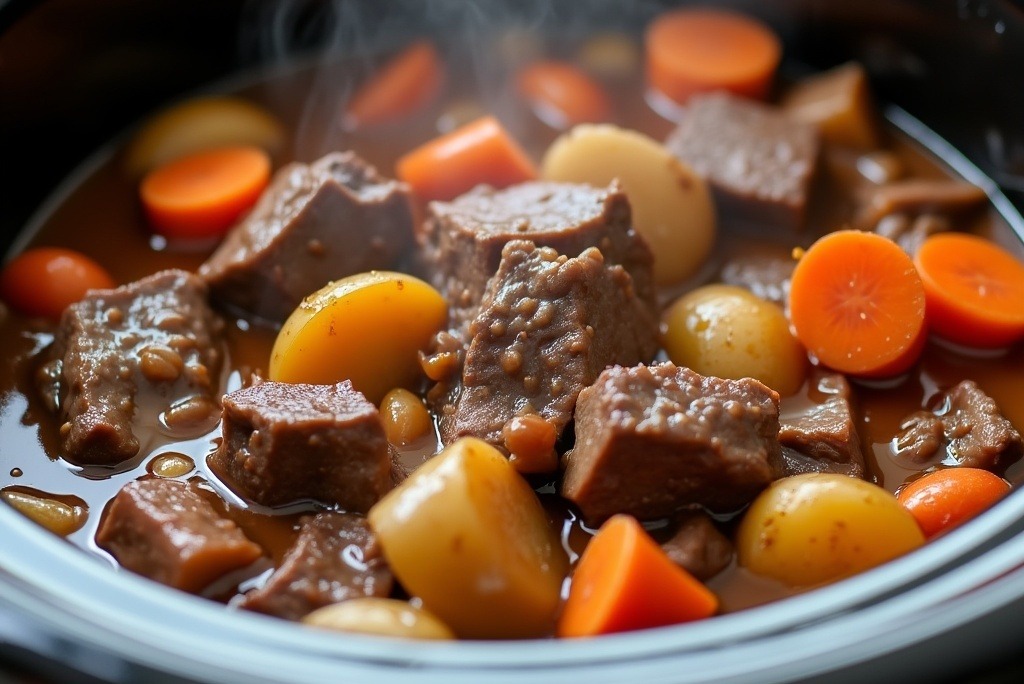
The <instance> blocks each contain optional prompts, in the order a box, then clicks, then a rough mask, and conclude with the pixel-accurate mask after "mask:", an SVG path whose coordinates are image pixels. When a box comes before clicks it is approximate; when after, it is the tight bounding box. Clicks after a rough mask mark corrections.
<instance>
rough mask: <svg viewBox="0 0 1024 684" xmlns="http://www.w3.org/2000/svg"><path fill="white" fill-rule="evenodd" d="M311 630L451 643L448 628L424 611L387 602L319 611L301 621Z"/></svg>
mask: <svg viewBox="0 0 1024 684" xmlns="http://www.w3.org/2000/svg"><path fill="white" fill-rule="evenodd" d="M302 621H303V622H304V623H305V624H307V625H309V626H310V627H319V628H321V629H332V630H336V631H339V632H359V633H362V634H377V635H379V636H390V637H402V638H405V639H454V638H455V635H454V634H453V633H452V630H450V629H448V626H447V625H445V624H444V623H443V622H441V621H440V620H438V619H437V618H436V617H434V616H433V615H431V614H430V612H429V611H427V610H424V609H423V608H417V607H415V606H413V605H411V604H410V603H408V602H406V601H399V600H397V599H387V598H375V597H370V596H368V597H365V598H354V599H349V600H348V601H342V602H341V603H334V604H331V605H329V606H324V607H323V608H318V609H317V610H314V611H313V612H312V613H310V614H309V615H307V616H306V617H304V618H302Z"/></svg>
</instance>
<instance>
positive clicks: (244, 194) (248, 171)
mask: <svg viewBox="0 0 1024 684" xmlns="http://www.w3.org/2000/svg"><path fill="white" fill-rule="evenodd" d="M269 182H270V157H269V156H267V153H266V152H264V151H263V150H262V149H260V148H258V147H249V146H243V147H222V148H218V149H214V150H209V151H206V152H198V153H196V154H190V155H187V156H185V157H180V158H179V159H176V160H175V161H172V162H170V163H169V164H165V165H164V166H161V167H159V168H157V169H155V170H154V171H152V172H150V173H149V174H148V175H147V176H146V177H145V178H144V179H143V180H142V186H141V188H140V195H141V197H142V204H143V207H144V208H145V210H146V215H147V217H148V218H149V221H150V224H151V225H152V226H153V229H154V230H156V231H157V232H158V233H161V234H163V235H166V236H168V237H172V238H184V239H195V238H206V237H213V236H218V235H221V234H223V233H224V232H225V231H226V230H227V229H228V228H230V227H231V226H232V225H233V224H234V223H235V222H236V221H237V220H238V219H239V218H240V217H241V215H242V214H243V213H245V212H246V211H247V210H248V209H250V208H251V207H252V205H253V204H255V203H256V200H257V199H259V196H260V193H262V192H263V190H264V189H265V188H266V187H267V184H268V183H269Z"/></svg>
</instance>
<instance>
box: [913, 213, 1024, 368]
mask: <svg viewBox="0 0 1024 684" xmlns="http://www.w3.org/2000/svg"><path fill="white" fill-rule="evenodd" d="M914 263H915V265H916V266H917V271H918V273H920V274H921V281H922V282H923V283H924V293H925V297H926V300H927V305H928V325H929V327H930V328H931V330H932V331H933V332H934V333H935V334H937V335H939V336H941V337H944V338H946V339H948V340H950V341H952V342H956V343H958V344H963V345H967V346H971V347H982V348H998V347H1003V346H1006V345H1008V344H1012V343H1014V342H1016V341H1017V340H1020V339H1021V338H1024V265H1021V263H1020V262H1019V261H1017V260H1016V259H1015V258H1014V257H1013V256H1012V255H1011V254H1009V253H1008V252H1006V251H1005V250H1004V249H1002V248H1001V247H999V246H997V245H995V244H993V243H992V242H989V241H988V240H985V239H983V238H980V237H977V236H975V235H967V234H964V233H944V234H941V235H935V236H933V237H931V238H929V239H928V240H926V241H925V243H924V244H923V245H922V246H921V248H920V249H919V250H918V252H917V255H916V256H915V257H914Z"/></svg>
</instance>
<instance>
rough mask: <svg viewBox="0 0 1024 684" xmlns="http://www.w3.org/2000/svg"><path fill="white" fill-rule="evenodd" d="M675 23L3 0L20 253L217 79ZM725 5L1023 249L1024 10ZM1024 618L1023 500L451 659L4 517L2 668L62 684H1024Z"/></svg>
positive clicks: (936, 0)
mask: <svg viewBox="0 0 1024 684" xmlns="http://www.w3.org/2000/svg"><path fill="white" fill-rule="evenodd" d="M669 4H674V3H668V2H654V1H645V2H611V1H606V0H602V1H595V2H585V3H580V2H572V1H571V0H566V1H564V2H563V1H559V0H527V1H525V2H514V1H508V2H499V1H497V0H478V1H477V2H472V3H467V2H457V1H455V0H431V1H429V2H423V1H420V0H402V1H399V2H387V3H384V2H375V1H371V0H367V1H366V2H356V1H352V2H346V1H345V0H334V1H332V2H328V1H324V2H318V1H314V0H303V1H298V2H285V1H284V0H281V1H278V2H271V1H267V2H253V1H250V2H241V1H238V0H206V1H205V2H184V1H183V0H171V1H166V0H150V1H148V2H145V3H140V2H132V1H131V0H52V1H49V2H22V1H18V0H7V1H4V0H0V150H2V157H0V159H2V163H0V234H2V236H3V240H4V242H5V248H6V246H7V245H9V244H10V243H11V242H12V241H13V240H14V239H15V236H16V235H17V234H18V233H19V232H20V231H22V230H23V229H24V228H25V226H27V225H31V223H32V216H33V213H34V212H40V211H45V206H46V201H47V198H48V197H54V196H57V195H59V188H60V185H61V182H62V179H65V178H69V177H73V174H74V169H75V168H76V167H77V166H78V165H79V164H80V162H81V160H82V159H85V158H87V157H89V155H90V154H92V153H93V152H95V151H96V150H98V149H101V148H102V147H103V145H104V144H105V143H106V142H108V141H110V140H112V139H114V138H115V137H116V136H117V135H118V133H119V132H120V131H123V130H125V129H127V128H129V127H130V126H131V125H132V124H133V123H134V122H136V121H138V120H139V118H140V117H142V116H143V115H144V114H145V113H146V112H148V111H150V110H152V109H153V108H155V107H157V106H158V105H159V104H160V103H162V102H165V101H168V100H171V99H173V98H175V97H178V96H180V95H182V94H184V93H188V92H190V91H193V90H195V89H197V88H205V87H209V86H210V84H214V83H216V82H217V81H218V80H219V79H224V78H228V77H230V76H231V75H234V74H238V73H245V72H249V73H254V72H258V70H259V69H262V68H266V67H269V66H274V65H277V64H279V63H281V62H284V61H287V60H290V59H295V58H303V57H305V56H308V55H309V54H310V53H315V52H317V51H322V50H334V51H340V52H343V53H361V52H364V53H369V52H372V51H374V50H376V49H380V48H381V47H382V46H388V45H393V44H398V43H400V42H401V41H402V40H404V39H406V38H407V37H409V36H411V35H414V34H421V33H423V32H427V33H430V34H432V35H433V36H434V37H435V38H436V39H437V40H439V41H487V40H489V39H490V38H491V37H492V36H493V35H494V33H493V32H495V31H499V30H501V29H503V28H506V27H509V26H518V27H525V28H527V29H528V30H530V31H537V32H584V31H590V30H594V29H599V28H617V29H623V30H629V31H639V30H641V29H642V27H643V26H644V24H645V23H646V22H647V21H648V20H649V19H650V18H651V17H652V16H654V14H656V13H657V12H658V11H660V10H661V9H663V8H664V7H665V6H666V5H669ZM718 4H725V5H729V6H733V7H736V8H738V9H741V10H742V11H745V12H748V13H751V14H753V15H756V16H759V17H760V18H761V19H763V20H764V21H766V22H767V23H769V24H771V25H772V26H773V27H774V28H775V29H776V30H777V31H779V33H780V34H781V35H782V36H783V38H784V40H785V45H786V51H787V54H786V59H787V61H786V69H789V70H790V71H791V72H792V73H797V72H799V71H801V70H807V69H811V68H822V67H828V66H832V65H835V64H838V63H840V62H842V61H845V60H849V59H857V60H859V61H861V62H862V63H863V64H864V65H865V66H866V67H867V69H868V70H869V71H870V73H871V75H872V79H873V81H872V82H873V85H874V87H875V90H876V92H877V94H878V96H879V100H880V101H881V102H883V103H884V104H885V112H886V115H887V117H888V118H889V119H890V121H891V122H892V123H893V124H894V125H896V126H897V127H900V128H903V129H904V130H906V131H908V132H909V133H910V134H911V135H913V136H914V137H916V138H918V139H919V140H921V141H922V142H923V143H924V144H925V145H926V146H927V147H929V148H931V149H932V150H933V151H935V152H937V153H939V154H940V155H941V156H942V157H944V158H945V159H946V160H947V161H948V162H950V163H951V164H952V166H954V168H955V170H956V171H958V172H959V173H961V174H962V175H964V176H966V177H967V178H968V180H970V181H972V182H974V183H976V184H978V185H980V186H982V187H984V188H985V189H986V190H987V191H988V192H989V194H990V196H991V198H992V200H993V202H994V204H995V206H996V208H997V210H998V211H999V212H1000V213H1002V215H1003V217H1004V218H1005V219H1006V223H1007V225H1008V226H1009V230H1011V231H1013V232H1014V233H1016V237H1014V236H1013V235H1007V236H1005V237H1006V239H1018V238H1024V220H1022V219H1021V216H1020V213H1019V208H1022V207H1024V71H1022V70H1021V68H1020V67H1021V65H1024V12H1022V10H1021V8H1020V7H1019V6H1018V5H1017V4H1016V3H1012V2H1008V1H1007V2H985V1H982V0H916V1H915V0H887V1H885V2H881V1H878V2H874V1H871V0H849V1H847V0H778V1H774V2H753V1H751V2H746V3H744V2H729V3H718ZM55 188H57V190H55ZM39 207H43V209H39ZM1021 391H1024V389H1022V390H1021ZM2 449H3V445H0V450H2ZM1022 610H1024V493H1022V492H1019V491H1015V492H1014V493H1012V494H1011V495H1010V496H1009V497H1007V498H1006V499H1005V500H1004V501H1002V502H1000V503H999V504H998V505H996V506H995V507H994V508H993V509H992V510H990V511H988V512H986V513H985V514H983V515H981V516H980V517H979V518H977V519H976V520H974V521H972V522H970V523H969V524H967V525H965V526H963V527H961V528H959V529H956V530H953V531H952V532H950V533H949V534H947V535H945V536H943V537H941V538H939V539H937V540H936V541H934V542H932V543H930V544H928V545H927V546H926V547H924V548H923V549H921V550H919V551H916V552H915V553H913V554H911V555H909V556H906V557H904V558H901V559H899V560H897V561H894V562H891V563H889V564H887V565H885V566H883V567H881V568H878V569H875V570H873V571H870V572H866V573H864V574H862V575H859V576H857V577H854V578H852V579H849V580H846V581H843V582H841V583H838V584H835V585H832V586H829V587H826V588H823V589H819V590H817V591H814V592H812V593H808V594H804V595H802V596H798V597H796V598H792V599H788V600H785V601H782V602H779V603H775V604H770V605H767V606H764V607H760V608H755V609H750V610H746V611H743V612H740V613H735V614H730V615H725V616H721V617H717V618H715V619H713V620H710V621H707V622H704V623H701V624H697V625H679V626H675V627H666V628H660V629H656V630H648V631H643V632H636V633H629V634H622V635H617V636H609V637H602V638H599V639H593V640H574V641H553V640H546V641H525V642H501V643H495V642H458V643H444V644H422V643H409V642H404V641H396V640H391V639H385V638H374V637H366V636H359V635H351V636H344V637H340V636H338V635H336V634H331V633H320V632H314V631H311V630H306V629H301V628H298V627H296V626H295V625H292V624H289V623H285V622H283V621H278V620H274V619H271V618H266V617H263V616H259V615H249V614H243V613H239V612H238V611H231V610H225V609H224V608H223V607H222V606H220V605H217V604H215V603H213V602H210V601H206V600H203V599H200V598H196V597H193V596H191V595H186V594H183V593H181V592H177V591H173V590H170V589H167V588H164V587H163V586H160V585H158V584H155V583H153V582H149V581H147V580H144V579H141V578H139V577H135V576H132V575H130V574H127V573H115V572H112V571H111V569H110V567H109V566H108V565H107V564H106V563H104V562H101V561H99V560H98V559H96V558H94V557H92V556H89V555H88V554H86V553H83V552H81V551H80V550H78V549H76V548H74V547H72V546H70V545H69V544H67V543H65V542H64V541H62V540H61V539H59V538H57V537H55V536H53V535H50V534H47V533H44V532H43V531H41V530H40V529H39V528H38V527H36V526H35V525H34V524H32V523H31V522H29V521H28V520H27V519H25V518H23V517H21V516H20V515H18V514H17V513H16V512H14V511H13V510H12V509H9V508H8V507H6V506H0V662H2V663H3V665H4V666H6V667H17V668H20V669H22V670H24V671H29V672H32V673H35V674H36V675H37V676H41V677H43V678H44V679H47V680H53V681H81V680H91V679H96V680H100V681H112V682H127V681H146V682H160V681H204V682H205V681H209V682H231V681H240V682H241V681H245V682H286V681H296V682H307V681H366V682H381V681H396V680H397V681H402V682H480V681H487V682H522V681H531V682H539V681H556V680H558V681H564V680H565V679H567V678H572V679H576V680H585V681H588V682H593V683H598V682H626V681H637V682H641V681H642V682H712V681H714V682H746V681H749V682H760V683H764V682H776V681H801V680H810V679H818V678H827V679H828V680H829V681H839V682H841V681H857V682H862V681H868V680H869V679H871V678H882V679H883V681H890V680H893V679H895V678H896V677H899V678H901V679H902V680H911V681H936V680H943V679H950V678H962V677H964V676H968V675H976V674H977V673H979V672H986V671H989V669H990V668H993V667H998V668H1000V670H999V671H1000V672H1009V673H1017V674H1020V671H1024V644H1022V643H1021V640H1020V638H1019V636H1018V631H1019V624H1020V621H1019V619H1018V615H1019V614H1020V613H1021V611H1022ZM1018 661H1019V662H1020V663H1021V664H1020V665H1018ZM1005 668H1010V669H1009V670H1006V669H1005ZM1007 676H1012V675H1007Z"/></svg>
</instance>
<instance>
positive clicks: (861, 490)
mask: <svg viewBox="0 0 1024 684" xmlns="http://www.w3.org/2000/svg"><path fill="white" fill-rule="evenodd" d="M923 543H924V535H923V534H922V533H921V530H920V528H919V527H918V525H917V522H916V521H915V520H914V517H913V516H912V515H911V514H910V513H909V512H908V511H907V510H906V509H905V508H904V507H903V506H902V505H901V504H900V503H899V502H898V501H897V500H896V497H895V496H893V495H892V494H890V493H889V492H887V491H886V490H884V489H882V488H881V487H879V486H877V485H873V484H871V483H870V482H865V481H864V480H858V479H855V478H852V477H847V476H846V475H837V474H831V473H828V474H826V473H809V474H805V475H794V476H792V477H787V478H784V479H782V480H778V481H777V482H775V483H774V484H773V485H772V486H771V487H769V488H768V489H766V490H765V491H764V492H762V493H761V495H760V496H759V497H758V498H757V499H755V500H754V503H753V504H751V506H750V509H749V510H748V511H747V513H746V515H744V516H743V521H742V522H741V523H740V528H739V533H738V536H737V544H736V551H737V553H738V556H739V563H740V565H742V566H744V567H746V568H748V569H749V570H751V571H753V572H755V573H757V574H759V575H766V576H768V577H774V578H775V579H777V580H781V581H782V582H785V583H787V584H789V585H791V586H794V587H812V586H815V585H820V584H825V583H828V582H832V581H835V580H838V579H842V578H844V577H849V576H850V575H855V574H857V573H858V572H863V571H864V570H868V569H869V568H873V567H875V566H876V565H881V564H882V563H884V562H886V561H888V560H891V559H893V558H896V557H897V556H902V555H903V554H905V553H907V552H909V551H912V550H914V549H916V548H917V547H919V546H921V544H923Z"/></svg>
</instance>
